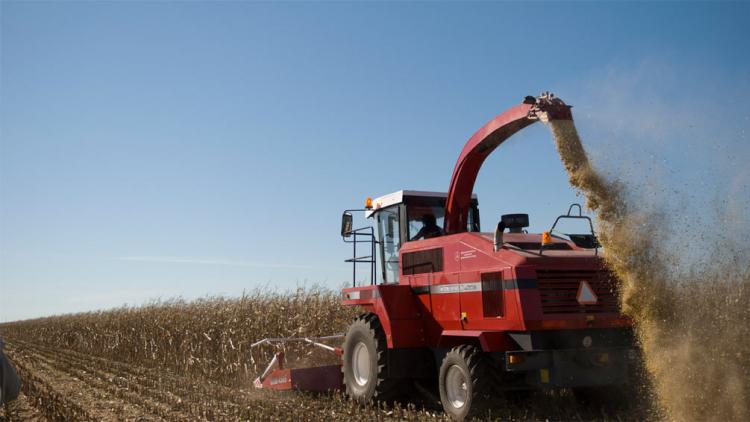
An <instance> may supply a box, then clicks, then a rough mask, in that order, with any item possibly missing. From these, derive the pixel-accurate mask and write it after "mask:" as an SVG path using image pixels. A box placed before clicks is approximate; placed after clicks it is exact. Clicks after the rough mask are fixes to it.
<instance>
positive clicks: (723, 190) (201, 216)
mask: <svg viewBox="0 0 750 422" xmlns="http://www.w3.org/2000/svg"><path fill="white" fill-rule="evenodd" d="M0 15H1V16H0V23H1V29H0V36H1V39H0V49H1V50H0V56H1V57H0V59H1V60H2V61H1V62H0V72H1V74H0V321H3V320H14V319H20V318H29V317H34V316H41V315H49V314H55V313H61V312H75V311H82V310H89V309H99V308H107V307H112V306H118V305H121V304H123V303H130V304H138V303H142V302H144V301H146V300H148V299H152V298H159V297H161V298H168V297H173V296H178V295H179V296H183V297H187V298H194V297H200V296H204V295H210V294H225V295H237V294H240V293H241V292H242V291H243V289H248V290H249V289H253V288H255V287H259V286H268V287H271V288H282V289H285V288H294V287H295V286H297V285H298V284H304V283H307V284H308V285H310V284H314V283H318V284H322V285H325V286H328V287H331V288H337V287H339V286H341V285H342V283H343V282H345V281H346V280H348V277H349V274H350V273H349V267H348V266H347V265H346V264H344V263H343V262H342V261H343V259H344V258H345V257H346V255H348V254H349V253H350V251H349V249H348V248H347V247H346V246H345V245H344V244H342V243H341V240H340V237H339V236H338V229H339V221H340V220H339V219H340V213H341V211H342V210H343V209H345V208H351V207H358V206H361V205H362V203H363V200H364V198H365V197H367V196H379V195H381V194H384V193H388V192H392V191H396V190H399V189H402V188H409V189H421V190H446V189H447V187H448V183H449V181H450V180H449V179H450V174H451V171H452V169H453V165H454V163H455V159H456V158H457V156H458V153H459V151H460V150H461V148H462V146H463V144H464V143H465V142H466V140H467V139H468V138H469V136H471V134H472V133H473V132H474V131H475V130H476V129H478V128H479V127H481V126H482V125H483V124H484V123H485V122H486V121H487V120H489V119H490V118H492V117H493V116H494V115H496V114H498V113H500V112H501V111H503V110H504V109H506V108H508V107H510V106H512V105H515V104H517V103H518V102H520V101H521V99H522V98H523V97H524V96H525V95H529V94H534V95H536V94H538V93H539V92H540V91H543V90H550V91H553V92H555V93H557V94H558V95H559V96H560V97H562V98H563V99H565V100H566V101H567V102H568V103H570V104H573V105H574V106H575V107H574V109H573V110H574V116H575V118H576V121H577V124H578V126H579V130H580V131H581V134H582V137H583V138H584V143H585V145H586V147H587V148H588V149H589V151H590V153H591V156H592V158H593V160H594V162H595V164H596V165H597V166H598V167H600V168H601V169H603V170H605V171H606V172H607V173H608V174H610V175H611V177H613V178H618V179H620V180H622V181H623V182H624V183H626V184H627V185H628V186H631V187H633V188H632V189H633V191H634V192H635V193H634V196H636V197H638V198H639V200H642V201H644V202H647V203H658V204H662V205H664V206H665V207H667V208H668V209H672V208H674V209H681V210H682V211H680V212H678V214H679V215H678V217H679V218H681V219H685V220H690V221H696V219H700V218H708V216H714V215H719V214H720V215H721V216H722V218H724V220H723V221H725V223H726V224H732V228H733V230H747V224H746V221H747V211H746V210H747V208H746V205H747V202H748V201H747V198H748V197H750V190H749V189H748V184H750V173H748V170H747V167H748V166H747V164H746V162H747V158H748V157H750V148H748V138H747V136H748V135H747V134H748V129H750V115H749V114H748V111H747V110H748V108H747V106H746V104H745V102H746V98H748V94H750V53H749V52H750V29H749V28H748V25H747V21H748V18H750V6H748V4H746V3H680V2H669V3H657V4H655V3H647V4H644V3H610V2H607V3H594V2H583V3H531V4H522V3H409V4H402V3H382V4H380V3H356V4H355V3H338V2H336V3H240V2H231V3H197V2H195V3H193V2H190V3H182V2H181V3H169V2H153V3H140V2H82V3H63V2H59V3H42V2H5V1H4V2H2V3H1V4H0ZM475 192H476V193H477V194H478V195H479V200H480V208H481V210H482V216H483V227H484V229H485V230H488V228H489V227H491V226H493V225H494V223H495V221H496V220H497V219H498V217H499V215H500V214H503V213H508V212H528V213H529V214H530V215H531V223H532V229H535V230H540V229H543V228H546V227H548V226H549V225H550V224H551V223H552V221H553V220H554V217H555V216H556V215H557V214H559V213H561V212H562V211H564V210H565V209H566V208H567V205H568V204H569V203H570V202H573V201H576V200H577V198H576V196H575V193H574V192H572V191H571V190H570V189H569V188H568V185H567V181H566V178H565V174H564V171H563V169H562V166H561V164H560V163H559V161H558V159H557V155H556V153H555V151H554V147H553V143H552V139H551V136H550V135H549V134H548V132H547V131H546V129H545V128H544V127H542V126H539V127H531V128H529V129H526V130H525V131H524V132H522V133H521V134H519V135H518V136H517V137H514V138H513V139H511V140H510V141H509V142H508V143H507V144H506V145H503V147H502V148H500V149H499V150H498V151H497V152H496V153H495V155H493V156H491V157H490V158H489V159H488V161H487V162H486V164H485V167H484V168H483V169H482V172H481V173H480V176H479V180H478V183H477V186H476V189H475ZM717 201H718V202H717ZM717 203H718V205H717ZM670 207H672V208H670ZM686 209H688V210H690V211H689V212H688V211H685V210H686ZM740 233H741V232H740Z"/></svg>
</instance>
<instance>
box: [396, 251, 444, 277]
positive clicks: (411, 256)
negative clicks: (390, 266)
mask: <svg viewBox="0 0 750 422" xmlns="http://www.w3.org/2000/svg"><path fill="white" fill-rule="evenodd" d="M401 265H402V273H403V274H404V275H413V274H424V273H435V272H439V271H443V248H435V249H426V250H423V251H416V252H404V253H403V255H401Z"/></svg>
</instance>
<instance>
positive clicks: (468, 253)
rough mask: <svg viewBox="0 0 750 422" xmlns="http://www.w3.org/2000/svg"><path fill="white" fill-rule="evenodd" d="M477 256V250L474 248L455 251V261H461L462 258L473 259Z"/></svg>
mask: <svg viewBox="0 0 750 422" xmlns="http://www.w3.org/2000/svg"><path fill="white" fill-rule="evenodd" d="M476 257H477V251H476V250H475V249H472V250H468V251H456V255H455V258H456V261H463V260H464V259H473V258H476Z"/></svg>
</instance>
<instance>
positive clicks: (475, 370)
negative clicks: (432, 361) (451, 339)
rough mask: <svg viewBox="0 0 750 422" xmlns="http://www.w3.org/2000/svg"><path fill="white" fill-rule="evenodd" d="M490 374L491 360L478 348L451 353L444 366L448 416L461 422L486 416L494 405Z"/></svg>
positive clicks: (442, 381) (441, 382)
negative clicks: (492, 404)
mask: <svg viewBox="0 0 750 422" xmlns="http://www.w3.org/2000/svg"><path fill="white" fill-rule="evenodd" d="M490 371H491V367H490V363H489V361H488V359H487V357H486V356H485V355H484V354H483V353H482V351H481V350H479V349H478V348H476V347H475V346H471V345H461V346H458V347H454V348H453V349H451V351H450V352H448V354H447V355H445V358H444V359H443V363H442V364H441V365H440V377H439V385H440V401H441V402H442V404H443V410H445V413H446V414H447V415H448V416H450V417H451V418H452V419H454V420H458V421H462V420H464V419H470V418H473V417H476V416H482V415H483V414H484V413H485V412H486V411H487V410H488V409H489V408H490V406H491V403H492V393H493V391H494V388H493V385H492V384H493V383H492V375H491V373H490Z"/></svg>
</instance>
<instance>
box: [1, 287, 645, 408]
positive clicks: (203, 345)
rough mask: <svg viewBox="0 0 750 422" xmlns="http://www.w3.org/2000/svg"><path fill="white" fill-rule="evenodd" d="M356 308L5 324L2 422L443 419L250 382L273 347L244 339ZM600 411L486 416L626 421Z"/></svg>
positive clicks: (264, 300) (328, 294) (195, 311)
mask: <svg viewBox="0 0 750 422" xmlns="http://www.w3.org/2000/svg"><path fill="white" fill-rule="evenodd" d="M358 312H359V311H358V310H357V309H354V308H347V307H343V306H341V305H340V296H339V294H338V293H337V292H333V291H330V290H326V289H320V288H312V289H300V290H298V291H296V292H292V293H275V292H268V291H262V290H258V291H254V292H252V293H249V294H245V295H243V296H242V297H240V298H233V299H228V298H222V297H212V298H205V299H200V300H196V301H191V302H187V301H184V300H180V299H173V300H167V301H154V302H151V303H148V304H146V305H143V306H139V307H122V308H117V309H112V310H107V311H97V312H87V313H79V314H71V315H61V316H54V317H47V318H40V319H34V320H26V321H19V322H12V323H6V324H2V325H0V336H2V337H3V338H4V339H5V340H6V341H7V343H8V344H7V349H6V352H7V355H8V357H9V358H10V359H11V361H12V362H13V364H14V365H15V366H16V367H17V369H18V372H19V374H20V376H21V378H22V380H23V394H22V396H21V398H20V399H19V400H17V401H16V402H15V403H13V404H12V405H11V406H9V407H8V408H6V409H5V411H3V410H0V420H40V421H42V420H56V421H58V420H59V421H70V420H173V421H187V420H191V421H193V420H208V421H214V420H222V421H223V420H227V421H234V420H320V419H321V418H323V419H325V420H426V419H427V420H442V419H443V418H444V417H443V415H442V411H441V409H440V408H439V406H438V405H437V404H436V403H432V405H430V403H429V401H428V402H425V401H421V402H419V404H409V403H401V404H392V405H385V404H379V405H374V406H370V407H362V406H359V405H357V404H355V403H353V402H351V401H349V400H347V399H346V398H345V397H344V396H343V395H342V394H340V393H330V394H307V393H302V392H273V391H260V390H255V389H254V388H253V387H252V380H253V379H254V378H255V377H257V376H258V374H259V373H260V372H262V370H263V369H264V368H265V365H266V364H267V363H268V362H269V360H270V359H271V357H272V356H273V354H274V352H276V351H278V349H277V348H276V347H277V346H270V345H263V346H259V347H257V348H255V349H252V348H250V344H252V343H253V342H255V341H257V340H260V339H262V338H265V337H300V336H323V335H330V334H335V333H343V332H345V330H346V327H347V325H348V324H349V322H350V321H351V320H352V318H353V317H355V316H356V314H357V313H358ZM334 345H335V343H334ZM285 347H286V348H285V349H284V351H285V354H286V356H287V361H288V363H289V364H290V366H304V365H309V364H314V363H333V362H335V361H336V357H335V356H334V355H332V354H330V356H329V354H327V352H324V351H320V350H319V349H313V350H310V348H309V347H304V346H303V345H302V344H300V343H290V344H288V345H286V346H285ZM603 412H604V411H603V410H602V409H591V408H582V407H581V406H580V405H579V404H577V403H576V402H575V400H574V399H573V398H572V397H570V396H569V395H566V394H565V393H564V392H563V393H538V394H536V395H533V396H532V397H531V398H529V399H528V400H526V401H525V402H519V403H505V405H504V406H500V407H499V408H498V409H497V410H496V411H495V413H494V414H489V415H488V417H489V418H493V419H494V418H498V419H500V420H509V419H513V420H537V419H541V420H545V419H548V420H550V419H551V420H584V419H613V420H623V419H630V418H631V417H632V416H633V415H631V414H622V415H620V414H614V415H613V414H608V413H603ZM645 416H647V415H644V414H640V415H639V418H641V419H642V418H643V417H645Z"/></svg>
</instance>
